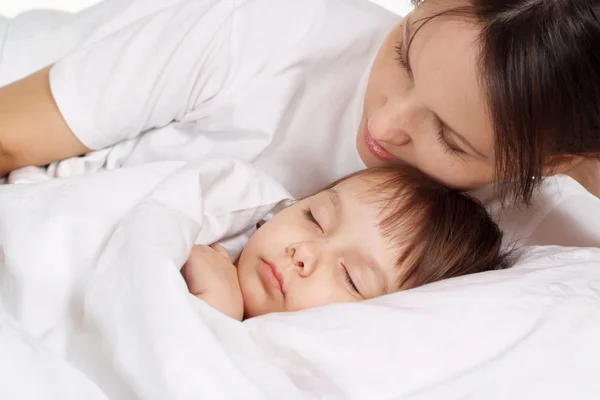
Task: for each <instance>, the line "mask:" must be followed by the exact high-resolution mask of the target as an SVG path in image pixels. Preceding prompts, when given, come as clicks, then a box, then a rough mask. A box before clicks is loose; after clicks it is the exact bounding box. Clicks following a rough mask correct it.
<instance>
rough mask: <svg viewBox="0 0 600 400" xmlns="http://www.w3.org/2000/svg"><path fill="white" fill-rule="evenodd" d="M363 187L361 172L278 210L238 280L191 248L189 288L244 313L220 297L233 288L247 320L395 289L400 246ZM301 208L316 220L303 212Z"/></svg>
mask: <svg viewBox="0 0 600 400" xmlns="http://www.w3.org/2000/svg"><path fill="white" fill-rule="evenodd" d="M369 179H371V178H369ZM369 187H370V185H369V182H368V181H367V180H366V178H364V177H355V178H350V179H348V180H346V181H344V182H342V183H340V184H339V185H337V186H336V187H335V188H334V189H330V190H327V191H324V192H320V193H318V194H316V195H314V196H311V197H309V198H306V199H304V200H302V201H299V202H297V203H296V204H294V205H292V206H290V207H288V208H286V209H285V210H283V211H282V212H280V213H279V214H277V215H276V216H275V217H274V218H273V219H272V220H271V221H269V222H267V223H265V224H264V225H263V226H261V227H260V229H258V230H257V232H256V233H255V234H254V235H253V236H252V237H251V238H250V240H249V242H248V244H247V245H246V247H245V248H244V250H243V252H242V254H241V256H240V259H239V260H238V264H237V279H238V280H237V282H235V280H234V279H233V278H232V276H231V274H229V273H223V271H231V268H233V264H232V263H231V260H225V258H224V257H223V256H222V255H220V254H216V251H214V250H212V251H213V253H210V251H211V249H210V248H208V247H207V246H195V247H194V249H193V250H192V255H191V256H190V259H189V260H188V262H187V263H186V265H185V266H184V269H183V272H184V278H185V279H186V281H187V282H188V288H190V291H191V292H192V293H193V294H195V295H197V296H198V297H199V298H201V299H203V300H205V301H207V302H208V303H209V304H210V305H211V306H213V307H215V308H217V309H219V310H221V311H222V312H224V313H225V314H228V315H230V316H232V315H234V316H239V315H241V311H242V310H241V309H235V307H237V306H239V301H238V300H236V297H235V295H234V297H233V300H232V302H229V301H228V300H227V299H226V297H227V296H230V295H231V294H232V293H233V292H234V289H235V288H236V287H239V288H240V290H241V296H242V298H243V315H244V316H245V317H246V318H251V317H256V316H259V315H263V314H267V313H272V312H289V311H299V310H303V309H307V308H312V307H317V306H323V305H327V304H331V303H340V302H353V301H361V300H364V299H369V298H374V297H378V296H381V295H384V294H387V293H392V292H394V291H397V290H399V289H400V288H399V287H398V284H397V282H398V281H399V278H400V274H401V271H400V270H399V268H398V267H397V266H396V259H397V255H398V249H394V246H392V244H391V243H390V242H389V241H388V240H387V239H386V238H385V237H384V236H383V235H382V233H381V231H380V228H379V226H378V225H377V221H379V219H380V218H379V209H378V207H377V206H376V205H375V206H374V205H368V203H367V202H365V201H364V199H363V200H361V196H362V197H363V198H364V195H365V190H368V188H369ZM307 210H310V211H311V212H312V215H313V216H314V219H315V220H316V223H315V221H312V220H311V219H310V218H309V217H307V215H306V211H307ZM207 249H208V250H207ZM217 255H218V256H219V257H220V258H219V257H217ZM211 262H212V264H211ZM203 263H204V265H202V264H203ZM213 269H214V270H218V271H220V272H218V273H216V272H214V271H212V270H213ZM273 270H274V271H276V272H274V273H273V272H270V271H273ZM345 271H347V272H348V277H346V273H345ZM348 278H349V279H350V281H349V280H348ZM206 280H209V282H206ZM350 282H352V283H350ZM213 287H214V288H218V289H214V288H213ZM227 293H229V294H227ZM211 296H212V297H211ZM232 310H233V311H232ZM237 319H240V318H237Z"/></svg>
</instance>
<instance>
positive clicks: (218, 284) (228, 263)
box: [181, 244, 244, 321]
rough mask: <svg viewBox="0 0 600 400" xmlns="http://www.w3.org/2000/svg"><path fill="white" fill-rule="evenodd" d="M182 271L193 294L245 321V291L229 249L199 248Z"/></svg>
mask: <svg viewBox="0 0 600 400" xmlns="http://www.w3.org/2000/svg"><path fill="white" fill-rule="evenodd" d="M181 272H182V274H183V277H184V279H185V282H186V283H187V286H188V289H189V291H190V293H192V294H193V295H194V296H196V297H198V298H199V299H202V300H204V301H205V302H207V303H208V304H209V305H210V306H212V307H214V308H216V309H217V310H219V311H221V312H222V313H223V314H226V315H228V316H230V317H231V318H234V319H237V320H238V321H241V320H242V318H243V317H244V301H243V298H242V291H241V290H240V283H239V281H238V277H237V268H236V267H235V265H233V261H232V260H231V257H230V256H229V254H228V253H227V250H225V249H224V248H223V247H221V246H219V245H217V244H214V245H212V246H204V245H195V246H194V247H193V248H192V252H191V254H190V256H189V258H188V260H187V261H186V263H185V264H184V266H183V268H182V271H181Z"/></svg>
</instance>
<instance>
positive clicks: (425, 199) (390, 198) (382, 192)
mask: <svg viewBox="0 0 600 400" xmlns="http://www.w3.org/2000/svg"><path fill="white" fill-rule="evenodd" d="M350 178H360V179H365V180H366V181H367V182H368V183H369V190H368V191H366V192H365V193H364V200H365V201H367V202H369V203H376V204H377V205H379V206H380V207H381V220H380V221H379V226H380V229H381V230H382V232H383V234H384V236H385V237H387V238H388V239H389V240H390V242H391V244H392V245H393V246H394V248H395V249H398V253H399V256H398V259H397V266H398V267H399V268H400V269H401V271H402V273H401V274H400V276H401V278H400V280H399V282H398V288H399V289H407V288H410V287H417V286H421V285H425V284H427V283H431V282H435V281H439V280H442V279H447V278H452V277H456V276H461V275H466V274H472V273H477V272H484V271H491V270H499V269H505V268H509V267H510V266H512V264H513V263H514V259H515V255H514V252H512V251H503V250H502V239H503V234H502V231H501V230H500V228H499V227H498V225H497V224H496V223H495V222H494V221H493V220H492V218H491V217H490V215H489V214H488V213H487V211H486V209H485V207H484V206H483V205H482V204H481V203H480V202H479V201H478V200H476V199H475V198H473V197H471V196H470V195H468V194H466V193H462V192H459V191H457V190H454V189H450V188H447V187H445V186H443V185H442V184H439V183H437V182H435V181H433V180H431V179H430V178H428V177H427V176H426V175H424V174H423V173H421V172H420V171H418V170H416V169H414V168H411V167H407V166H393V167H381V168H371V169H366V170H363V171H359V172H357V173H354V174H352V175H349V176H347V177H345V178H342V179H341V180H339V181H337V182H335V183H334V184H332V185H330V186H329V188H332V187H334V186H336V185H337V184H339V183H340V182H342V181H345V180H347V179H350Z"/></svg>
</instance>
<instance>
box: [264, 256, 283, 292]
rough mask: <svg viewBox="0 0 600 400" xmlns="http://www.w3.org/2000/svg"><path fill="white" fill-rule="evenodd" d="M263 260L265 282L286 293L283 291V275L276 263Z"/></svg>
mask: <svg viewBox="0 0 600 400" xmlns="http://www.w3.org/2000/svg"><path fill="white" fill-rule="evenodd" d="M261 261H262V271H261V272H262V274H261V275H262V276H263V279H264V281H265V282H264V283H265V284H266V285H267V286H268V287H270V288H271V289H272V290H274V291H278V292H280V293H282V294H283V295H285V292H284V291H283V276H282V275H281V274H280V273H279V271H278V270H277V267H275V265H274V264H271V263H270V262H268V261H266V260H263V259H261Z"/></svg>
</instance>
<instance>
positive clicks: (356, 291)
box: [342, 264, 360, 294]
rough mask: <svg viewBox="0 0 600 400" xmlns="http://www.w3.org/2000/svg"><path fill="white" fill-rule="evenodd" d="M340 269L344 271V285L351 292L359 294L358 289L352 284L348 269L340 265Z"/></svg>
mask: <svg viewBox="0 0 600 400" xmlns="http://www.w3.org/2000/svg"><path fill="white" fill-rule="evenodd" d="M342 269H343V270H344V278H345V279H346V283H347V284H348V286H349V287H350V289H352V291H353V292H355V293H357V294H360V292H359V291H358V288H357V287H356V285H355V284H354V281H353V280H352V277H351V276H350V273H349V272H348V269H347V268H346V266H344V265H343V264H342Z"/></svg>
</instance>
